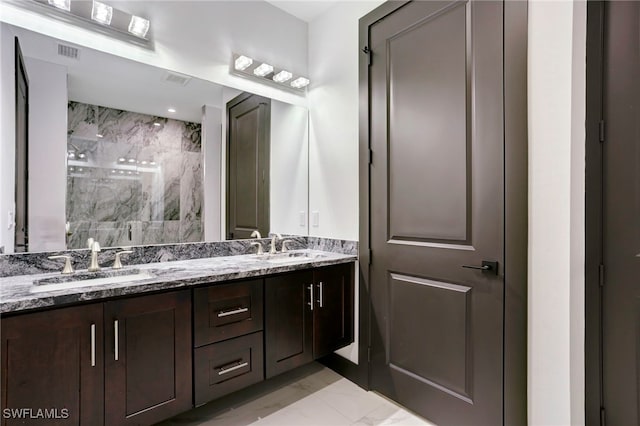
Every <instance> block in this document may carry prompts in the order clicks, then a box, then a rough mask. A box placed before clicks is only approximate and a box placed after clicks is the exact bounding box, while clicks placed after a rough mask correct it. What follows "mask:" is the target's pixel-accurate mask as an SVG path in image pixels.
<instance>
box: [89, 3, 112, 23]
mask: <svg viewBox="0 0 640 426" xmlns="http://www.w3.org/2000/svg"><path fill="white" fill-rule="evenodd" d="M111 18H113V7H111V6H109V5H108V4H104V3H102V2H99V1H96V0H93V7H92V8H91V19H93V20H94V21H96V22H99V23H101V24H103V25H110V24H111Z"/></svg>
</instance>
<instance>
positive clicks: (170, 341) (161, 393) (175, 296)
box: [104, 290, 192, 425]
mask: <svg viewBox="0 0 640 426" xmlns="http://www.w3.org/2000/svg"><path fill="white" fill-rule="evenodd" d="M104 327H105V348H106V350H105V372H106V374H105V392H106V399H105V424H106V425H140V424H153V423H156V422H158V421H161V420H164V419H166V418H169V417H172V416H174V415H176V414H179V413H181V412H183V411H186V410H188V409H189V408H191V406H192V405H191V402H192V401H191V399H192V398H191V395H192V393H191V392H192V389H191V387H192V368H191V367H192V364H191V359H192V358H191V357H192V352H191V351H192V344H191V292H190V291H188V290H184V291H179V292H173V293H165V294H158V295H152V296H142V297H135V298H131V299H122V300H119V301H114V302H108V303H105V310H104Z"/></svg>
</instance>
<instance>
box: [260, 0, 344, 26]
mask: <svg viewBox="0 0 640 426" xmlns="http://www.w3.org/2000/svg"><path fill="white" fill-rule="evenodd" d="M265 1H266V2H267V3H271V4H272V5H274V6H275V7H277V8H279V9H282V10H284V11H285V12H287V13H288V14H290V15H293V16H295V17H296V18H299V19H302V20H303V21H306V22H311V21H313V20H314V19H316V18H317V17H318V16H320V15H322V14H323V13H324V12H326V11H327V10H328V9H329V8H331V6H333V5H334V4H336V3H339V2H338V1H335V0H265Z"/></svg>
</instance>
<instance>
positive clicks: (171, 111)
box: [167, 108, 176, 114]
mask: <svg viewBox="0 0 640 426" xmlns="http://www.w3.org/2000/svg"><path fill="white" fill-rule="evenodd" d="M167 111H168V112H170V113H172V114H173V113H174V112H176V109H175V108H169V109H168V110H167Z"/></svg>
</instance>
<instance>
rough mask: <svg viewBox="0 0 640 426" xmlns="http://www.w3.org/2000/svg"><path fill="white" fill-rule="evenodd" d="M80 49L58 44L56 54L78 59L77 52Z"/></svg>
mask: <svg viewBox="0 0 640 426" xmlns="http://www.w3.org/2000/svg"><path fill="white" fill-rule="evenodd" d="M79 53H80V51H79V50H78V49H77V48H75V47H72V46H68V45H66V44H58V55H60V56H64V57H67V58H71V59H78V54H79Z"/></svg>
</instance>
